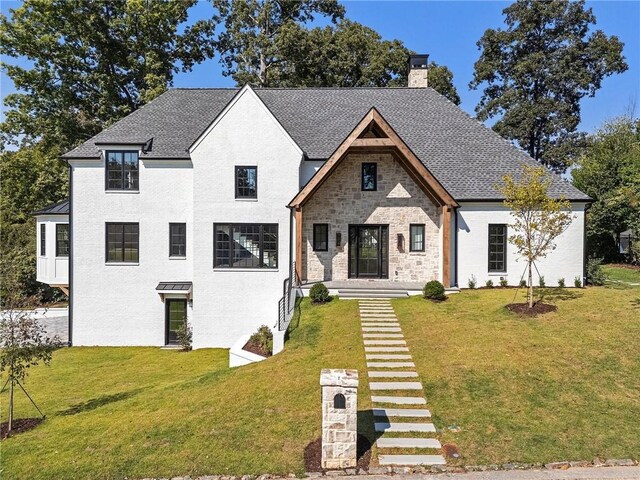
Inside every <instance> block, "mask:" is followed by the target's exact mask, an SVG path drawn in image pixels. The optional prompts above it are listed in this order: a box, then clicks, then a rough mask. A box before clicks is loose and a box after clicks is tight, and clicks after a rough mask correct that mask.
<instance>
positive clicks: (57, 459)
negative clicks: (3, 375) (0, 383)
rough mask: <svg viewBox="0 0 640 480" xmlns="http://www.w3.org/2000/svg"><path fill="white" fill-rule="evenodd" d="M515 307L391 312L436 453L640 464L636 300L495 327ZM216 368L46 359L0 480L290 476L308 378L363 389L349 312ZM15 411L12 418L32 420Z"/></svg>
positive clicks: (130, 356)
mask: <svg viewBox="0 0 640 480" xmlns="http://www.w3.org/2000/svg"><path fill="white" fill-rule="evenodd" d="M552 291H553V290H551V289H549V292H552ZM513 295H514V290H513V289H507V290H502V289H495V290H481V291H480V290H477V291H464V292H463V293H461V294H459V295H453V296H451V297H450V298H449V300H448V301H446V302H444V303H440V304H435V303H431V302H428V301H425V300H422V299H420V298H411V299H406V300H394V305H395V306H396V310H397V312H398V316H399V318H400V321H401V323H402V326H403V331H404V333H405V335H406V337H407V341H408V343H409V346H410V348H411V353H412V355H413V357H414V360H415V361H416V365H417V367H418V371H419V373H420V375H421V377H422V379H423V381H424V383H425V391H426V394H427V400H428V403H429V408H430V409H431V410H432V412H433V414H434V421H435V423H436V425H437V426H438V427H439V428H443V429H444V432H442V433H440V434H439V436H440V438H441V440H443V441H444V442H454V443H456V444H457V445H458V446H459V447H460V450H461V453H462V454H463V459H462V460H461V463H464V464H478V463H503V462H507V461H518V462H547V461H552V460H565V459H571V460H573V459H591V458H593V457H595V456H602V457H604V458H613V457H618V458H619V457H633V458H639V457H640V436H639V435H638V425H639V424H640V355H639V354H638V352H640V290H639V289H637V288H635V289H632V288H621V289H612V288H589V289H579V290H575V289H568V290H565V291H564V294H563V295H561V296H558V295H551V296H548V297H547V300H548V301H551V302H554V303H557V305H558V307H559V310H558V312H556V313H553V314H548V315H545V316H543V317H540V318H537V319H523V318H519V317H516V316H513V315H512V314H510V313H508V312H507V311H506V310H505V309H504V308H503V305H505V304H506V303H509V302H510V301H511V300H512V298H513ZM226 365H227V351H226V350H199V351H195V352H191V353H182V352H176V351H167V350H160V349H156V348H75V347H74V348H71V349H63V350H60V351H58V352H56V354H55V355H54V359H53V363H52V365H51V366H50V367H37V368H34V369H33V371H32V374H31V375H30V377H29V378H28V381H27V384H26V385H27V388H28V389H29V391H30V393H31V394H32V395H33V396H34V398H35V399H36V401H38V402H39V403H40V405H41V406H42V407H43V409H44V410H45V412H46V413H47V414H48V418H47V420H46V421H45V422H44V423H43V424H41V425H40V426H38V427H37V428H36V429H34V430H32V431H30V432H26V433H23V434H20V435H17V436H15V437H13V438H10V439H8V440H6V441H3V442H2V444H1V445H0V448H1V450H2V456H1V459H0V461H1V468H2V472H0V476H1V477H2V478H7V479H13V478H30V479H43V478H51V479H64V478H123V477H125V476H127V477H129V478H143V477H149V476H154V477H168V476H172V475H187V474H188V475H192V476H194V475H203V474H229V475H240V474H257V473H265V472H269V473H289V472H295V473H302V472H303V471H304V465H303V451H304V448H305V446H306V445H307V444H308V443H309V442H311V441H312V440H314V439H316V438H317V437H318V436H319V435H320V402H319V395H320V387H319V384H318V381H319V375H320V369H321V368H356V369H358V370H359V371H360V372H361V376H362V377H364V373H365V361H364V349H363V345H362V338H361V333H360V327H359V319H358V313H357V303H356V302H355V301H333V302H331V303H329V304H327V305H323V306H312V305H310V304H308V303H307V301H306V300H305V302H303V305H302V314H301V318H300V320H299V326H298V327H297V328H296V329H295V330H294V331H293V332H292V334H291V339H290V341H289V342H288V343H287V346H286V349H285V351H284V352H283V353H281V354H279V355H277V356H275V357H273V358H272V359H269V360H267V361H265V362H262V363H259V364H254V365H250V366H247V367H241V368H239V369H233V370H230V369H228V368H227V367H226ZM18 398H19V400H20V401H19V404H18V406H17V414H18V415H17V416H18V417H23V416H34V412H33V410H32V409H31V408H30V406H29V405H28V404H27V402H26V401H25V400H24V399H23V398H22V397H20V396H19V397H18ZM369 398H370V395H369V392H368V390H367V388H366V381H362V382H361V389H360V395H359V402H360V403H359V409H360V410H361V411H362V412H363V413H362V415H361V417H360V418H359V428H360V430H361V432H362V433H364V434H366V435H367V436H368V437H369V438H371V437H372V431H371V426H372V418H371V415H370V413H369V410H370V408H371V405H370V403H369ZM6 400H7V396H6V394H3V395H2V396H1V397H0V401H1V402H2V406H3V408H2V415H3V417H2V418H3V420H5V419H6V408H4V407H5V406H6ZM451 425H457V426H459V427H460V429H461V430H460V431H459V432H458V433H454V432H451V431H449V430H448V429H447V428H446V427H448V426H451ZM374 453H375V452H374Z"/></svg>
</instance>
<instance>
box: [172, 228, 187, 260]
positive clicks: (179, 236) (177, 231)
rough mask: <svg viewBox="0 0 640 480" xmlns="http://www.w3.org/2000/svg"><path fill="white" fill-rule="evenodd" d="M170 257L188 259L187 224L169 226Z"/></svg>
mask: <svg viewBox="0 0 640 480" xmlns="http://www.w3.org/2000/svg"><path fill="white" fill-rule="evenodd" d="M169 256H170V257H186V256H187V224H186V223H170V224H169Z"/></svg>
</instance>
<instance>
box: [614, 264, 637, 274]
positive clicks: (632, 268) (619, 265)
mask: <svg viewBox="0 0 640 480" xmlns="http://www.w3.org/2000/svg"><path fill="white" fill-rule="evenodd" d="M606 266H607V267H618V268H628V269H629V270H635V271H636V272H640V265H631V264H630V263H609V264H607V265H606Z"/></svg>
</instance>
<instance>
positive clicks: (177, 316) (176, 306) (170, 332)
mask: <svg viewBox="0 0 640 480" xmlns="http://www.w3.org/2000/svg"><path fill="white" fill-rule="evenodd" d="M164 302H165V304H166V306H165V309H166V310H165V324H166V330H165V332H166V333H165V343H166V344H167V345H177V344H178V331H179V330H180V328H181V327H182V326H183V325H184V321H185V319H186V318H187V300H186V299H182V298H167V299H166V300H165V301H164Z"/></svg>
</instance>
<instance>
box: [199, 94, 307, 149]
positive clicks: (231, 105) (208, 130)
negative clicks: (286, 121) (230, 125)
mask: <svg viewBox="0 0 640 480" xmlns="http://www.w3.org/2000/svg"><path fill="white" fill-rule="evenodd" d="M245 94H247V95H252V96H253V98H255V99H256V100H257V101H258V104H259V105H260V106H261V107H262V109H263V111H264V112H265V113H266V114H267V115H268V116H269V117H270V118H271V119H272V121H273V122H274V123H275V124H276V125H277V126H278V128H279V129H280V131H281V132H282V133H283V134H284V136H285V137H286V138H287V140H288V141H289V143H291V145H292V146H293V147H294V148H295V149H296V150H297V151H298V153H299V154H300V156H302V155H304V152H303V151H302V149H301V148H300V146H299V145H298V144H297V143H296V142H295V140H294V139H293V138H291V135H289V132H287V131H286V130H285V128H284V127H283V126H282V124H281V123H280V122H279V121H278V119H277V118H276V117H275V116H274V115H273V113H271V110H269V108H267V106H266V105H265V104H264V102H263V101H262V99H261V98H260V97H259V96H258V95H256V92H255V91H254V90H253V88H251V86H250V85H248V84H247V85H245V86H244V87H242V88H241V89H240V91H239V92H238V93H237V94H236V95H235V96H234V97H233V98H232V99H231V101H230V102H229V103H228V104H227V106H226V107H225V108H224V109H223V110H222V112H220V114H218V116H217V117H216V118H215V119H214V120H213V122H211V124H210V125H209V126H208V127H207V129H206V130H205V131H204V132H202V134H201V135H200V136H199V137H198V138H197V139H196V141H195V142H193V144H192V145H191V146H190V147H189V154H192V153H193V152H194V151H195V150H196V149H197V148H198V146H199V145H200V143H202V141H203V140H204V139H205V138H206V137H207V136H208V135H209V134H210V133H211V131H212V130H213V129H214V128H215V127H216V125H218V123H220V121H221V120H222V119H223V118H224V117H225V115H226V114H227V113H228V112H229V111H230V110H231V109H232V108H233V107H234V106H235V104H236V103H237V102H238V100H240V98H242V96H243V95H245Z"/></svg>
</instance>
